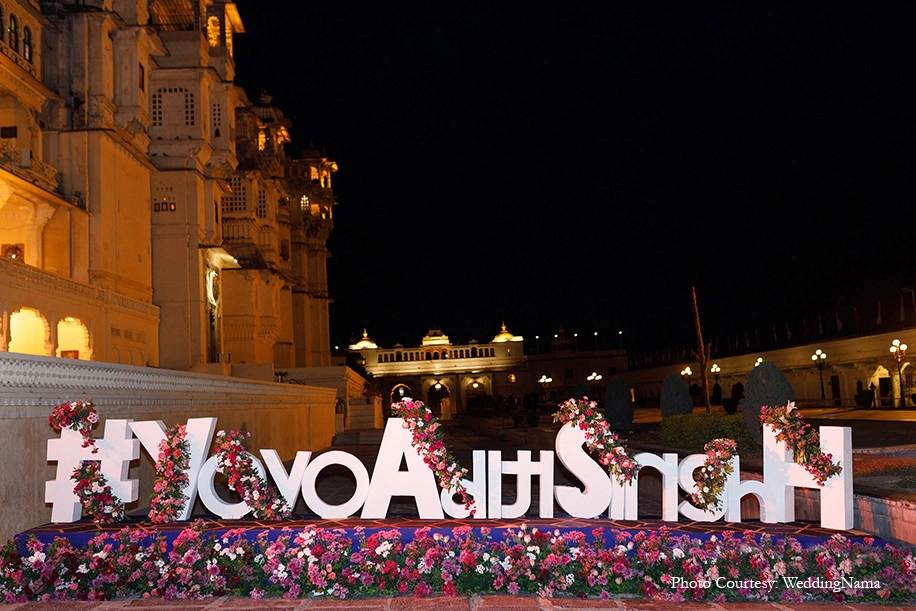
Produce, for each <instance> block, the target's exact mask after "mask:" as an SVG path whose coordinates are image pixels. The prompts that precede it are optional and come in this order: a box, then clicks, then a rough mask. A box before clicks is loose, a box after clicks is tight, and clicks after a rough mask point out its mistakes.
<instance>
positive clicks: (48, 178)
mask: <svg viewBox="0 0 916 611" xmlns="http://www.w3.org/2000/svg"><path fill="white" fill-rule="evenodd" d="M0 168H3V169H5V170H7V171H8V172H10V173H12V174H15V175H16V176H18V177H19V178H22V179H23V180H26V181H28V182H30V183H32V184H33V185H36V186H38V187H41V188H42V189H44V190H45V191H49V192H51V193H54V194H56V195H58V196H61V195H63V191H62V189H61V174H60V172H59V171H58V170H57V168H55V167H54V166H52V165H50V164H48V163H45V162H44V161H42V160H41V159H38V158H37V157H35V156H34V155H33V154H32V151H31V150H30V149H20V148H16V147H15V146H14V145H13V141H12V140H9V139H6V140H0Z"/></svg>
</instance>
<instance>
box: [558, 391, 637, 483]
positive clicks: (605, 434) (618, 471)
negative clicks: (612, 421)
mask: <svg viewBox="0 0 916 611" xmlns="http://www.w3.org/2000/svg"><path fill="white" fill-rule="evenodd" d="M597 406H598V404H597V403H595V402H594V401H589V400H588V397H582V400H581V401H576V400H575V399H569V400H568V401H566V402H565V403H563V404H562V405H560V406H559V409H558V410H557V412H556V413H555V414H554V415H553V421H554V422H561V423H563V424H566V423H568V422H572V423H575V424H576V425H577V426H578V427H579V428H580V429H582V430H583V431H585V445H586V446H587V447H588V449H589V451H591V452H596V453H597V454H598V462H600V463H601V464H602V465H604V466H605V467H607V468H608V471H610V473H611V474H612V475H613V476H614V478H615V479H616V480H617V483H618V484H620V485H624V484H628V483H629V482H630V481H632V480H633V478H635V477H636V473H637V472H638V471H639V464H638V463H637V462H636V461H635V460H633V459H632V458H630V456H628V455H627V451H626V449H625V448H624V446H623V445H621V444H620V442H619V440H618V439H619V438H618V437H617V433H615V432H613V431H612V430H611V427H610V425H609V424H608V422H607V420H605V419H604V417H603V416H602V415H601V414H600V413H599V412H598V411H597V409H596V408H597Z"/></svg>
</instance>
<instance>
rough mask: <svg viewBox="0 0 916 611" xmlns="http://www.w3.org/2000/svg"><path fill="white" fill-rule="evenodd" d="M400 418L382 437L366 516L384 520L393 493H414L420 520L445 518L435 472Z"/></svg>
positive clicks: (386, 427)
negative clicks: (402, 464)
mask: <svg viewBox="0 0 916 611" xmlns="http://www.w3.org/2000/svg"><path fill="white" fill-rule="evenodd" d="M403 422H404V421H403V420H401V419H400V418H389V419H388V423H387V424H386V425H385V434H384V435H383V436H382V445H381V447H380V448H379V451H378V457H377V458H376V459H375V468H374V469H373V470H372V479H371V480H370V482H369V495H368V498H367V499H366V504H365V505H363V513H362V516H361V517H362V518H363V519H364V520H366V519H382V518H384V517H385V516H386V514H387V513H388V505H389V504H390V503H391V497H393V496H412V497H414V499H416V501H417V510H418V512H419V514H420V519H423V520H436V519H440V520H441V519H443V518H444V517H445V515H444V514H443V513H442V505H441V504H440V502H439V488H438V486H436V478H435V477H433V472H432V470H431V469H430V468H429V465H427V464H426V463H425V462H423V458H422V457H421V456H420V453H419V452H418V451H417V449H416V448H415V447H413V443H412V441H413V440H412V439H411V435H410V431H408V430H407V429H405V428H404V425H403ZM401 457H403V458H404V459H405V460H406V461H407V471H401V470H400V467H401Z"/></svg>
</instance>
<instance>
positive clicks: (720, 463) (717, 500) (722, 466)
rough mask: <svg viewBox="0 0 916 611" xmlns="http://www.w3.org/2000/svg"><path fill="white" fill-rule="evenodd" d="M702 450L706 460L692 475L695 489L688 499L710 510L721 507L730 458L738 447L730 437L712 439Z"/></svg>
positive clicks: (730, 470) (730, 471) (730, 469)
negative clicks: (695, 484)
mask: <svg viewBox="0 0 916 611" xmlns="http://www.w3.org/2000/svg"><path fill="white" fill-rule="evenodd" d="M703 450H704V451H705V452H706V461H705V462H704V463H703V466H702V467H701V468H700V472H699V474H697V475H696V476H695V477H694V479H695V480H696V483H697V491H696V492H692V493H691V494H690V500H691V502H692V503H693V504H694V505H696V506H697V507H699V508H700V509H703V510H705V511H711V510H713V509H719V508H720V507H722V498H721V495H722V491H723V490H724V489H725V480H726V479H728V476H729V475H731V474H732V472H733V469H732V465H731V460H732V458H734V457H735V455H736V454H737V452H738V448H737V446H736V445H735V442H734V440H732V439H713V440H712V441H710V442H709V443H707V444H706V445H705V446H703Z"/></svg>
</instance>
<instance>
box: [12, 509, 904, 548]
mask: <svg viewBox="0 0 916 611" xmlns="http://www.w3.org/2000/svg"><path fill="white" fill-rule="evenodd" d="M199 519H200V520H202V521H203V523H204V526H205V528H206V530H207V532H209V533H212V534H213V535H221V534H222V533H224V532H226V531H229V530H238V529H242V530H244V531H245V538H247V539H250V540H254V539H255V538H257V537H258V536H259V535H260V534H261V533H262V532H265V531H266V532H267V537H268V539H269V540H273V539H276V538H277V537H279V536H280V535H281V534H282V533H283V531H284V530H292V531H297V530H302V529H305V528H307V527H314V528H321V529H329V530H334V529H340V530H343V531H344V533H345V534H346V535H347V536H350V537H355V535H356V533H357V531H358V529H362V531H363V532H364V533H365V534H366V535H367V536H368V535H371V534H373V533H376V532H378V531H384V530H392V529H396V530H398V531H399V532H400V534H401V538H402V540H403V541H405V542H406V541H410V540H412V539H413V534H414V532H415V531H416V530H418V529H421V528H429V529H430V531H431V532H432V533H439V534H442V535H450V534H451V533H452V530H453V529H455V528H458V527H470V528H471V529H472V530H473V531H474V532H475V533H477V534H479V533H480V529H482V528H488V529H490V533H489V537H490V539H491V540H494V541H499V540H502V538H503V535H504V534H505V532H506V531H507V530H509V529H513V530H518V529H519V528H521V527H522V525H526V526H527V527H528V528H537V529H539V530H541V531H551V532H552V531H555V530H559V531H560V532H561V533H566V532H569V531H580V532H582V533H584V534H585V535H586V538H587V540H592V538H593V535H592V533H593V531H594V530H595V529H596V528H603V529H604V531H605V533H607V534H610V533H611V532H612V531H626V532H629V533H631V534H635V533H636V532H639V531H656V530H659V529H661V528H666V529H668V530H669V531H670V532H671V534H672V535H675V536H677V535H689V536H690V537H691V538H696V539H700V540H702V541H706V540H708V539H709V537H711V536H713V535H719V536H721V535H722V534H723V533H726V532H730V533H733V534H737V535H742V536H743V535H744V534H745V533H752V534H753V535H754V537H755V539H757V540H759V538H760V537H761V536H763V535H769V536H770V537H773V538H774V539H778V538H784V537H792V538H794V539H797V540H798V542H799V543H800V544H801V546H802V547H803V548H806V549H807V548H811V547H814V546H816V545H819V544H822V543H824V542H825V541H827V540H829V539H830V538H832V537H834V536H836V535H842V536H843V537H845V538H846V539H848V540H849V541H850V542H852V543H857V542H862V541H864V540H865V539H866V538H869V539H873V540H875V544H877V545H880V544H882V541H881V540H880V539H878V538H876V537H874V536H872V535H870V534H868V533H866V532H863V531H859V530H847V531H837V530H831V529H827V528H822V527H821V526H820V525H818V524H816V523H813V522H790V523H788V524H765V523H763V522H760V521H747V522H723V521H717V522H693V521H687V520H682V521H679V522H665V521H662V520H610V519H594V520H585V519H580V518H571V517H557V518H552V519H543V518H519V519H511V520H508V519H503V520H490V519H486V520H476V519H465V520H457V519H445V520H420V519H417V518H387V519H384V520H362V519H345V520H321V519H317V518H309V517H296V516H294V517H293V518H292V519H286V520H282V521H278V522H275V521H267V520H219V519H216V518H214V517H213V516H209V517H208V516H202V517H201V518H199ZM193 523H194V521H188V522H174V523H171V524H152V523H150V522H144V521H140V520H139V519H136V520H133V521H130V520H128V521H127V522H121V523H118V524H111V525H107V526H102V525H99V524H94V523H93V522H90V521H88V520H85V519H84V520H81V521H79V522H74V523H70V524H46V525H44V526H39V527H36V528H32V529H30V530H27V531H25V532H22V533H19V534H18V535H17V536H16V539H17V541H18V542H19V544H20V546H22V545H24V543H25V542H26V541H27V540H28V539H29V538H30V537H35V538H37V539H38V540H40V541H42V542H43V543H50V542H51V541H53V540H54V539H55V538H56V537H65V538H66V539H68V540H69V541H70V542H71V543H72V544H74V545H76V546H82V545H85V544H86V542H88V541H89V540H90V539H91V538H92V537H94V536H95V535H97V534H99V533H102V532H108V533H113V532H118V531H120V530H122V529H124V528H132V529H143V530H147V531H149V535H150V537H152V538H156V537H160V536H162V537H165V540H166V541H167V542H168V543H169V544H170V545H171V543H172V541H174V539H175V538H176V537H177V536H178V534H179V533H180V532H181V531H182V530H184V529H186V528H188V527H189V526H191V525H192V524H193ZM885 545H887V544H886V543H885Z"/></svg>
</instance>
